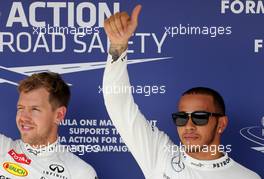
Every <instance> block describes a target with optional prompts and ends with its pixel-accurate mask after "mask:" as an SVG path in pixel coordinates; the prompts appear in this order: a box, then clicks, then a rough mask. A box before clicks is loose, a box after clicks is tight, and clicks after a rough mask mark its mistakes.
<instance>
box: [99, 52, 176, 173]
mask: <svg viewBox="0 0 264 179" xmlns="http://www.w3.org/2000/svg"><path fill="white" fill-rule="evenodd" d="M130 87H131V85H130V82H129V76H128V71H127V54H126V52H124V53H123V54H122V55H121V56H120V57H119V59H118V60H116V61H113V60H112V56H111V55H108V59H107V64H106V68H105V71H104V77H103V93H104V102H105V106H106V109H107V112H108V114H109V116H110V118H111V120H112V122H113V124H114V125H115V127H116V128H117V130H118V132H119V133H120V135H121V137H122V139H123V140H124V142H125V143H126V145H127V146H128V148H129V150H130V151H131V153H132V155H133V156H134V158H135V159H136V161H137V163H138V164H139V166H140V168H141V169H142V171H143V173H144V175H145V177H149V176H151V175H152V174H153V172H154V171H157V170H163V167H164V163H165V162H164V161H163V160H165V158H166V156H165V155H166V153H167V149H168V147H170V146H171V145H173V143H172V142H171V141H170V139H169V137H168V136H167V135H166V134H164V133H163V132H161V131H159V130H158V129H157V128H156V127H152V126H151V125H150V123H149V122H148V121H147V120H146V118H145V117H144V115H143V114H142V113H141V112H140V110H139V108H138V106H137V104H135V102H134V99H133V96H132V94H131V92H130Z"/></svg>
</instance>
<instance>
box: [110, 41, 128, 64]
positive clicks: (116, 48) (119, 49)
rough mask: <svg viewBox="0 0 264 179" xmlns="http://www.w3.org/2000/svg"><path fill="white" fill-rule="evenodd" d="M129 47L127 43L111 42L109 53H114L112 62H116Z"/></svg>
mask: <svg viewBox="0 0 264 179" xmlns="http://www.w3.org/2000/svg"><path fill="white" fill-rule="evenodd" d="M126 49H127V44H121V45H116V44H111V45H110V49H109V53H110V55H112V59H113V61H112V63H113V62H115V61H116V60H117V59H118V58H119V57H120V56H121V54H122V53H123V52H124V51H125V50H126Z"/></svg>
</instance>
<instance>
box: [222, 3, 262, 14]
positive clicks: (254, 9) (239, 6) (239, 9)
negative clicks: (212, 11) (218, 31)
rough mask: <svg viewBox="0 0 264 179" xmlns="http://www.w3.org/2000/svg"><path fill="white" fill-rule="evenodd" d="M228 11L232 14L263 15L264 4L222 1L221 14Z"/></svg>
mask: <svg viewBox="0 0 264 179" xmlns="http://www.w3.org/2000/svg"><path fill="white" fill-rule="evenodd" d="M228 9H229V10H230V11H231V12H232V13H234V14H241V13H245V14H264V4H263V1H262V0H257V1H253V0H246V1H240V0H222V1H221V13H222V14H225V13H226V12H227V10H228Z"/></svg>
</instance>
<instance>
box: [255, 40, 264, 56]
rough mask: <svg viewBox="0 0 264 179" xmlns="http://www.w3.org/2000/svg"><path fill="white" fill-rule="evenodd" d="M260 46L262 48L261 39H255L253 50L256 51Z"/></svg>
mask: <svg viewBox="0 0 264 179" xmlns="http://www.w3.org/2000/svg"><path fill="white" fill-rule="evenodd" d="M261 48H263V39H255V48H254V52H255V53H258V52H259V51H260V49H261Z"/></svg>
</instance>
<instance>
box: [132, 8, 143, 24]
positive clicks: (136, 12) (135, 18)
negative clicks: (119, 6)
mask: <svg viewBox="0 0 264 179" xmlns="http://www.w3.org/2000/svg"><path fill="white" fill-rule="evenodd" d="M141 8H142V6H141V5H140V4H139V5H137V6H136V7H135V8H134V9H133V11H132V14H131V22H132V23H133V24H137V23H138V16H139V13H140V11H141Z"/></svg>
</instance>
